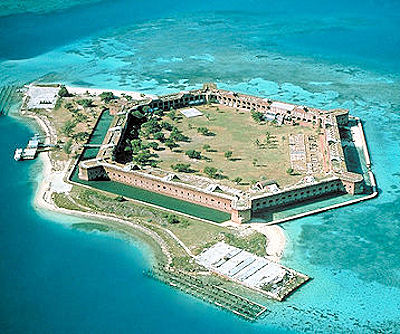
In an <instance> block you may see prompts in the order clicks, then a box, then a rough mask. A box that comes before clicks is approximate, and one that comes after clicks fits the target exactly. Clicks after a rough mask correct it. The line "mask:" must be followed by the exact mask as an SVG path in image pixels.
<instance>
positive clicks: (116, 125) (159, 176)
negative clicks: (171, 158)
mask: <svg viewBox="0 0 400 334" xmlns="http://www.w3.org/2000/svg"><path fill="white" fill-rule="evenodd" d="M204 105H216V106H221V107H222V106H224V107H229V108H231V109H232V112H235V111H236V112H237V111H240V112H241V113H249V114H250V113H254V112H256V113H258V115H260V117H262V121H263V122H264V121H265V122H273V123H274V125H276V126H277V127H296V126H299V127H307V128H312V129H315V132H316V135H315V138H313V143H312V146H310V147H311V151H312V152H314V153H312V152H311V154H309V153H310V152H308V153H307V152H306V151H307V150H306V149H305V148H304V146H305V145H307V144H310V143H309V142H308V139H307V138H304V136H303V137H301V136H297V137H296V136H293V137H292V136H291V137H290V138H288V140H289V143H288V145H290V147H291V151H290V159H291V163H292V167H293V168H291V171H296V168H297V167H298V166H302V167H298V168H299V169H300V170H301V168H303V170H302V173H304V178H302V180H301V181H300V182H295V183H294V184H286V185H285V186H283V187H280V186H279V185H277V184H275V183H274V181H273V180H271V178H270V177H269V178H268V179H259V180H256V181H257V182H255V183H252V184H251V185H250V184H249V186H248V189H239V188H238V187H235V183H234V182H231V183H232V184H227V183H226V182H225V183H223V182H219V180H218V179H215V178H212V177H206V176H203V175H197V174H196V173H184V172H177V171H175V170H167V169H162V168H158V167H157V166H146V165H140V164H137V163H134V162H132V161H126V159H121V155H122V154H123V151H124V149H125V146H124V145H125V141H126V137H127V136H128V135H129V134H130V133H132V125H133V124H135V122H136V120H137V117H136V116H135V113H136V115H137V112H140V113H142V114H149V113H158V114H160V113H161V114H162V113H163V112H167V111H171V110H181V109H182V110H185V109H188V108H189V109H191V110H196V109H195V108H196V107H200V106H204ZM109 112H110V113H111V114H112V115H114V118H113V120H112V122H111V125H110V127H109V129H108V131H107V133H106V135H105V137H104V141H103V143H102V145H101V147H100V149H99V152H98V154H97V156H96V157H95V158H94V159H89V160H84V161H80V162H79V178H80V179H81V180H85V181H92V180H111V181H115V182H119V183H123V184H126V185H129V186H132V187H135V188H141V189H145V190H147V191H151V192H156V193H160V194H163V195H165V196H169V197H173V198H176V199H179V200H182V201H187V202H191V203H194V204H197V205H200V206H204V207H208V208H212V209H215V210H219V211H223V212H227V213H229V214H230V216H231V221H232V222H235V223H238V224H241V223H244V222H248V221H250V220H251V219H252V218H253V217H254V216H255V215H257V213H260V212H263V211H265V210H268V209H271V208H277V207H285V206H288V205H294V204H297V203H300V202H307V201H312V200H315V199H318V198H320V197H324V196H328V195H329V196H335V195H338V196H339V195H342V194H346V193H347V194H350V195H357V194H362V193H366V192H367V191H369V190H368V188H369V186H368V182H366V181H368V180H366V179H365V176H363V174H361V173H355V172H353V171H350V169H349V168H348V166H347V164H346V160H345V156H344V149H343V147H344V146H343V132H346V131H347V132H350V131H349V124H350V123H351V122H353V123H355V124H357V122H360V121H359V120H357V119H356V118H353V117H351V116H349V111H348V110H342V109H340V110H320V109H316V108H311V107H305V106H301V105H294V104H289V103H283V102H278V101H272V100H270V99H265V98H261V97H256V96H250V95H246V94H241V93H236V92H232V91H228V90H222V89H218V88H217V86H216V85H215V84H204V86H203V88H202V89H197V90H190V91H182V92H179V93H176V94H169V95H164V96H159V97H153V98H145V99H143V100H135V101H132V100H130V101H125V102H121V101H120V100H115V101H114V102H112V103H111V105H110V109H109ZM199 117H204V116H199ZM360 129H361V130H360V131H361V132H362V127H360ZM247 131H251V128H250V129H249V128H247V129H243V136H246V132H247ZM362 138H364V136H363V134H362ZM305 143H306V144H305ZM310 145H311V144H310ZM298 147H300V148H298ZM306 153H307V154H306ZM266 154H267V153H266ZM316 157H318V158H316ZM298 163H300V165H299V164H298ZM316 163H318V164H319V165H318V166H319V169H318V177H316V176H314V175H313V173H314V171H315V168H314V167H315V165H316ZM250 166H251V163H250ZM368 167H369V166H368ZM282 168H285V169H286V168H287V166H283V167H282Z"/></svg>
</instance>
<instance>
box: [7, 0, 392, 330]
mask: <svg viewBox="0 0 400 334" xmlns="http://www.w3.org/2000/svg"><path fill="white" fill-rule="evenodd" d="M139 4H140V5H139ZM399 13H400V3H399V2H398V1H377V0H376V1H372V0H371V1H352V2H349V1H335V2H329V4H321V2H320V1H305V2H295V1H288V0H286V1H279V2H272V1H265V2H259V1H250V2H249V1H247V2H244V1H239V0H234V1H230V2H229V3H226V2H224V1H216V2H212V3H211V2H201V3H199V2H188V1H185V2H184V1H173V0H170V1H154V0H153V1H148V2H145V3H143V2H138V1H127V0H114V1H102V2H100V3H98V4H92V5H82V6H79V7H75V8H70V9H66V10H63V11H59V12H53V13H48V14H45V15H36V14H19V15H11V16H7V17H1V16H0V30H1V31H2V33H1V35H0V59H2V61H0V82H1V84H7V83H12V82H17V83H23V82H28V81H32V80H38V79H39V80H40V81H44V82H54V81H56V82H64V83H66V84H73V85H82V86H85V85H86V86H96V87H104V88H116V89H117V88H119V89H132V90H142V91H146V92H152V93H163V92H171V91H176V90H178V89H185V88H191V87H198V86H200V85H201V84H202V83H203V82H205V81H215V82H218V84H219V85H220V86H221V87H224V88H230V89H235V90H239V91H244V92H248V93H252V94H259V95H262V96H268V97H271V98H276V99H280V100H286V101H292V102H296V103H304V104H308V105H311V106H316V107H321V108H334V107H345V108H350V109H351V112H352V113H353V114H354V115H357V116H360V117H361V118H362V119H363V120H364V124H365V130H366V135H367V139H368V142H369V146H370V149H371V155H372V160H373V164H374V167H373V168H374V172H375V173H376V175H377V179H378V184H379V188H380V192H381V193H380V196H379V198H378V199H376V200H373V201H369V202H366V203H363V204H358V205H355V206H351V207H347V208H343V209H340V210H336V211H332V212H327V213H324V214H321V215H318V216H314V217H308V218H305V219H301V220H297V221H293V222H291V223H287V224H284V225H283V228H284V229H285V231H286V234H287V237H288V239H289V243H288V247H287V250H286V252H285V255H284V258H283V263H284V264H286V265H288V266H291V267H293V268H295V269H298V270H300V271H302V272H304V273H306V274H308V275H310V276H312V277H313V278H314V279H313V280H312V281H311V282H310V283H309V284H307V285H306V286H305V287H303V288H301V289H300V290H299V291H298V292H296V293H295V294H293V295H292V296H291V297H290V298H289V299H288V300H287V301H286V302H284V303H280V304H278V303H271V305H268V306H269V308H270V309H271V311H272V312H271V314H269V315H268V317H267V318H266V319H263V320H262V321H260V322H258V323H256V324H249V323H247V322H244V321H242V320H240V319H238V318H237V317H235V316H233V315H231V314H228V313H226V312H223V311H220V310H218V309H216V308H214V307H212V306H209V305H207V304H204V303H202V302H200V301H198V300H196V299H193V298H191V297H189V296H186V295H183V294H181V293H179V292H177V291H175V290H173V289H170V288H168V287H166V286H164V285H162V284H160V283H158V282H156V281H153V280H150V279H147V278H145V277H144V276H143V275H142V271H143V269H145V268H146V267H147V266H148V265H149V257H148V254H149V250H148V249H147V248H146V246H145V245H142V244H140V243H139V242H132V241H127V240H124V239H123V238H121V237H120V236H117V235H109V234H100V233H85V232H80V231H76V230H73V229H71V228H70V224H71V222H76V221H78V220H77V219H76V218H69V217H65V216H60V215H54V214H48V213H47V214H45V213H43V212H38V211H36V210H35V209H34V208H33V205H32V197H33V194H34V191H35V189H36V186H37V181H33V180H36V175H37V174H38V172H39V171H40V168H41V165H40V162H39V161H35V162H33V163H19V164H17V163H15V162H14V161H13V160H12V153H13V149H14V148H15V146H17V145H20V144H22V143H24V142H25V141H26V140H27V139H28V137H29V135H30V133H31V131H32V130H30V129H29V128H27V127H26V126H25V125H24V124H23V123H21V122H20V121H17V120H15V119H12V118H10V117H8V118H0V144H1V146H0V159H1V174H0V178H1V179H0V182H1V185H2V186H1V195H2V203H3V204H2V210H1V211H0V231H1V233H0V254H1V256H0V287H1V289H0V291H1V295H0V297H1V298H0V331H1V332H5V333H27V332H29V333H50V332H51V333H54V332H57V333H67V332H68V333H71V332H93V333H108V332H121V333H128V332H129V333H132V332H133V333H159V332H163V333H164V332H174V333H175V332H184V333H186V332H194V333H196V332H204V331H207V332H210V333H214V332H215V333H217V332H218V333H220V332H228V331H230V332H232V333H239V332H243V331H246V332H249V333H251V332H264V333H271V332H274V331H276V332H279V333H281V332H284V331H285V329H291V330H293V331H299V332H344V331H350V332H360V333H365V332H372V331H373V330H377V329H381V330H383V331H384V332H390V331H392V332H400V324H399V320H398V319H399V318H400V311H399V310H400V258H399V256H398V254H399V246H398V240H399V238H400V228H399V224H400V207H399V203H400V188H399V187H400V182H399V181H400V155H399V143H400V133H399V131H398V125H399V124H400V117H399V110H400V94H399V92H400V61H399V59H398V55H399V54H400V34H399V32H400V14H399Z"/></svg>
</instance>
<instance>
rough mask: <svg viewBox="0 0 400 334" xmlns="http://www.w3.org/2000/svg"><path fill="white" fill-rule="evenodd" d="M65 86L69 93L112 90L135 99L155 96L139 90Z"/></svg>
mask: <svg viewBox="0 0 400 334" xmlns="http://www.w3.org/2000/svg"><path fill="white" fill-rule="evenodd" d="M65 88H67V90H68V92H69V93H71V94H77V95H85V94H90V95H95V96H98V95H100V94H101V93H103V92H112V93H113V94H114V95H115V96H122V95H129V96H132V98H134V99H136V100H140V99H143V98H144V97H153V98H154V97H156V96H155V95H151V94H143V93H139V92H134V91H126V90H118V89H105V88H104V89H103V88H85V87H73V86H65Z"/></svg>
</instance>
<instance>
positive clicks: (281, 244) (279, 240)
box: [249, 223, 286, 262]
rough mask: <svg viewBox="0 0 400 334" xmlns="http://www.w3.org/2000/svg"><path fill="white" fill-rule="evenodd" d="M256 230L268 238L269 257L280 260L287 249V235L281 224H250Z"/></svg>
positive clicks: (267, 249) (275, 260) (267, 250)
mask: <svg viewBox="0 0 400 334" xmlns="http://www.w3.org/2000/svg"><path fill="white" fill-rule="evenodd" d="M249 225H250V226H251V227H252V228H253V229H254V230H256V231H258V232H260V233H262V234H264V235H265V237H266V238H267V245H266V248H265V250H266V252H267V255H268V258H269V259H270V260H272V261H274V262H279V261H280V259H281V257H282V255H283V252H284V251H285V245H286V236H285V233H284V231H283V229H282V228H281V227H280V226H279V225H266V224H263V223H251V224H249Z"/></svg>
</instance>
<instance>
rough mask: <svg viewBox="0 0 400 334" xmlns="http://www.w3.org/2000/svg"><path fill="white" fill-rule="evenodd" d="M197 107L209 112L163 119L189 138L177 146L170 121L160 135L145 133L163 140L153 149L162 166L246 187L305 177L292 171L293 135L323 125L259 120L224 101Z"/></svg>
mask: <svg viewBox="0 0 400 334" xmlns="http://www.w3.org/2000/svg"><path fill="white" fill-rule="evenodd" d="M195 108H196V109H197V110H199V111H200V112H201V113H202V114H203V115H201V116H196V117H190V118H187V117H186V116H184V115H183V114H182V113H181V110H172V111H169V112H168V111H167V112H164V115H163V116H162V118H161V119H160V120H159V123H161V124H165V123H168V124H170V125H171V126H172V127H173V128H176V129H178V130H177V131H176V130H175V131H176V132H178V133H180V134H181V135H183V136H185V137H186V140H185V138H183V139H184V140H174V141H173V143H172V144H171V143H170V140H169V138H170V137H171V130H170V129H166V128H168V125H167V126H166V127H163V129H162V130H161V131H160V132H158V133H157V134H151V135H147V138H143V137H139V138H140V139H141V140H142V142H144V143H150V142H153V143H154V142H155V143H157V146H154V147H155V149H152V152H153V153H154V154H156V155H157V156H158V158H157V159H156V161H157V166H158V167H160V168H161V169H163V170H169V171H174V170H175V171H183V172H189V173H193V174H198V175H201V176H208V177H211V178H214V179H217V180H218V182H219V183H223V184H226V185H229V186H233V187H239V188H242V189H245V188H248V187H249V185H251V184H252V183H255V182H256V181H260V180H273V181H276V182H277V183H278V184H279V185H280V186H287V185H291V184H294V183H296V182H298V181H299V180H300V179H301V178H302V177H303V176H304V175H302V174H300V173H290V172H288V170H290V166H291V165H290V156H289V136H290V134H300V133H302V134H305V135H312V134H313V135H315V134H318V131H319V130H318V129H317V128H312V127H305V126H300V125H295V126H292V125H282V126H279V125H277V124H276V123H274V122H265V121H261V122H258V121H257V120H256V119H255V117H252V113H251V112H250V111H244V110H243V109H236V108H233V107H228V106H223V105H219V104H218V105H217V104H210V105H201V106H196V107H195ZM183 110H184V109H183ZM160 133H162V134H163V136H162V135H160ZM151 145H154V144H151Z"/></svg>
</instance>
